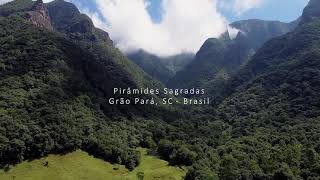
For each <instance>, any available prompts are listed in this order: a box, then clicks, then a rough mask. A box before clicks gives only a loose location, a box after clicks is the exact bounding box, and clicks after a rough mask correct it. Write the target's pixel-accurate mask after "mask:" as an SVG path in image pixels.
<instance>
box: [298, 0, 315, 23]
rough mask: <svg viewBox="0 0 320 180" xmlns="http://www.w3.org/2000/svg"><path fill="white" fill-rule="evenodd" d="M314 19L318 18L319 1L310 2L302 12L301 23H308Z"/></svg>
mask: <svg viewBox="0 0 320 180" xmlns="http://www.w3.org/2000/svg"><path fill="white" fill-rule="evenodd" d="M315 18H320V1H319V0H310V2H309V4H308V5H307V7H306V8H305V9H304V10H303V14H302V20H301V23H308V22H310V21H312V20H313V19H315Z"/></svg>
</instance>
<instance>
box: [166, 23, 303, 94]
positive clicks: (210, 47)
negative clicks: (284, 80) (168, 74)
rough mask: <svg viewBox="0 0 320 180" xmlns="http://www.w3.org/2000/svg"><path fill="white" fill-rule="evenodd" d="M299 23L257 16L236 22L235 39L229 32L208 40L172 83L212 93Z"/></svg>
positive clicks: (174, 85)
mask: <svg viewBox="0 0 320 180" xmlns="http://www.w3.org/2000/svg"><path fill="white" fill-rule="evenodd" d="M296 24H297V23H296V22H293V23H282V22H278V21H263V20H256V19H252V20H244V21H238V22H235V23H232V24H231V26H232V27H233V28H236V29H238V30H239V32H238V34H237V36H236V37H235V38H234V39H232V38H231V37H230V35H229V33H228V32H226V33H225V34H223V35H222V36H221V37H220V38H211V39H208V40H207V41H206V42H205V43H204V44H203V46H202V47H201V48H200V50H199V52H198V53H197V55H196V57H195V59H194V60H193V61H192V62H191V63H190V64H189V65H188V66H186V68H184V69H183V70H181V71H180V72H178V73H177V74H176V76H175V77H174V78H173V79H172V80H170V81H169V86H171V87H185V88H187V87H202V88H205V89H207V92H210V93H212V92H214V91H213V90H212V89H213V88H215V87H217V86H219V85H218V84H220V83H222V82H224V81H225V80H227V79H228V78H229V77H230V76H231V75H233V74H234V73H235V72H237V71H238V70H239V69H240V68H241V67H242V66H243V65H245V64H246V63H247V62H248V61H249V60H250V59H251V57H252V56H253V55H254V54H255V52H256V51H257V50H258V49H259V48H260V47H261V46H262V45H263V44H264V43H265V42H266V41H267V40H269V39H271V38H273V37H277V36H280V35H283V34H285V33H287V32H290V31H291V30H292V29H293V28H294V27H295V26H296ZM211 91H212V92H211Z"/></svg>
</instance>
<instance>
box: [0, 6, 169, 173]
mask: <svg viewBox="0 0 320 180" xmlns="http://www.w3.org/2000/svg"><path fill="white" fill-rule="evenodd" d="M27 2H28V3H27ZM54 3H65V2H63V1H57V2H54ZM30 4H32V5H30ZM34 4H35V2H32V1H30V0H29V1H28V0H17V1H14V2H10V3H9V4H5V5H3V6H0V9H5V10H6V11H7V10H8V9H9V10H8V12H10V13H5V15H4V16H0V26H1V29H0V45H1V48H0V84H1V86H0V92H1V93H0V126H1V128H0V162H1V163H0V166H1V167H3V166H5V165H7V164H12V163H17V162H20V161H22V160H24V159H30V158H37V157H41V156H44V155H46V154H48V153H62V152H66V151H72V150H74V149H79V148H81V149H83V150H86V151H87V152H89V153H91V154H93V155H95V156H97V157H100V158H101V159H105V160H108V161H111V162H117V163H121V164H124V165H126V166H127V167H128V168H130V169H133V168H134V167H135V166H137V165H138V163H139V153H138V152H136V151H135V147H138V146H139V143H140V142H139V141H136V142H131V141H129V137H130V138H131V139H132V138H133V137H134V136H139V135H138V134H134V135H132V134H131V133H133V132H135V131H136V128H137V127H134V128H133V127H132V129H130V128H131V126H130V125H128V126H124V125H123V124H121V123H119V124H118V125H116V122H114V121H110V120H111V119H112V120H123V121H124V120H125V119H132V118H133V117H135V118H138V117H142V118H143V117H148V118H152V119H162V118H165V117H166V116H167V115H170V112H169V111H168V110H164V109H163V108H158V107H153V106H139V105H134V104H130V105H110V104H109V103H108V99H109V98H110V97H114V98H120V97H122V98H129V99H132V98H133V96H131V97H128V96H126V95H114V93H113V88H115V87H117V88H128V87H130V88H141V87H145V86H147V87H148V86H149V85H150V86H149V87H157V85H159V86H161V84H160V83H158V82H155V81H153V80H152V79H151V78H150V77H149V76H148V75H146V74H145V73H144V72H143V71H142V70H140V69H139V68H138V67H137V66H136V65H134V64H133V65H132V66H131V63H130V61H129V60H128V59H127V58H126V57H125V56H124V55H122V54H121V53H120V52H119V51H118V50H116V49H115V48H114V47H113V46H112V45H111V42H110V41H111V40H110V39H108V38H107V35H106V33H105V32H103V31H101V30H97V29H95V28H94V27H93V26H92V24H91V23H90V22H91V21H85V22H89V24H86V23H83V21H81V23H80V24H79V26H80V27H78V25H76V27H77V28H75V29H73V28H71V30H70V31H68V32H65V33H62V30H61V32H56V31H55V30H56V28H57V25H56V24H55V23H51V24H52V25H53V30H52V29H48V28H47V27H45V26H42V24H39V23H38V20H40V21H42V20H43V19H42V18H40V19H38V18H35V19H33V20H34V21H29V19H28V17H29V16H26V15H27V14H28V13H30V12H32V13H33V14H34V15H35V16H42V14H39V12H38V10H39V9H37V8H34V7H35V6H34ZM36 4H37V5H39V4H40V5H41V6H42V5H43V4H42V1H41V0H39V1H37V2H36ZM23 5H26V7H23ZM12 7H14V8H12ZM16 7H18V8H16ZM43 7H44V6H43ZM12 10H15V11H12ZM20 10H21V11H20ZM49 12H50V9H49ZM66 13H70V11H68V12H66ZM0 14H2V12H1V11H0ZM51 20H52V21H53V22H55V21H56V20H55V17H53V16H51ZM87 20H88V19H87ZM83 25H84V26H85V25H89V26H86V27H87V28H88V29H86V30H88V31H82V30H81V31H80V32H74V31H78V30H79V29H81V27H82V26H83ZM71 27H73V26H71ZM65 28H69V26H66V27H65ZM65 28H62V29H65ZM78 28H79V29H78ZM93 32H94V34H93ZM86 35H90V37H93V36H91V35H95V36H94V38H93V40H91V39H89V38H88V37H87V36H86ZM78 38H82V39H78ZM108 42H109V43H108ZM136 97H140V98H151V97H149V96H142V95H137V96H136ZM173 117H174V115H173V116H170V117H168V118H173ZM124 124H125V123H124ZM119 126H124V127H121V128H120V127H119ZM141 132H143V131H141ZM115 134H117V135H115ZM129 144H130V145H129Z"/></svg>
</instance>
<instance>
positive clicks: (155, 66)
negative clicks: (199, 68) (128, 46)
mask: <svg viewBox="0 0 320 180" xmlns="http://www.w3.org/2000/svg"><path fill="white" fill-rule="evenodd" d="M193 57H194V55H193V54H179V55H175V56H169V57H158V56H155V55H152V54H150V53H147V52H145V51H143V50H140V51H138V52H135V53H131V54H129V55H128V58H129V59H130V60H132V61H133V62H134V63H136V64H137V65H138V66H139V67H141V68H142V69H143V70H144V71H145V72H146V73H148V74H149V75H150V76H152V77H153V78H154V79H157V80H159V81H161V82H162V83H164V84H167V83H168V81H169V80H170V79H171V78H173V77H174V76H175V74H176V73H177V72H178V71H180V70H182V69H183V68H184V67H185V66H187V65H188V64H189V63H190V62H191V61H192V60H193Z"/></svg>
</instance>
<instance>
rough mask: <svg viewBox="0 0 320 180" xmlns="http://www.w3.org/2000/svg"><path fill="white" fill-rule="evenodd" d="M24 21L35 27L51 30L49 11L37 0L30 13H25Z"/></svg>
mask: <svg viewBox="0 0 320 180" xmlns="http://www.w3.org/2000/svg"><path fill="white" fill-rule="evenodd" d="M26 19H27V21H29V22H31V23H32V24H34V25H35V26H38V27H43V28H47V29H49V30H53V27H52V24H51V19H50V16H49V11H48V9H47V7H46V6H45V4H44V3H43V1H42V0H37V1H36V2H35V3H34V5H33V7H32V9H31V11H29V12H27V14H26Z"/></svg>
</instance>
